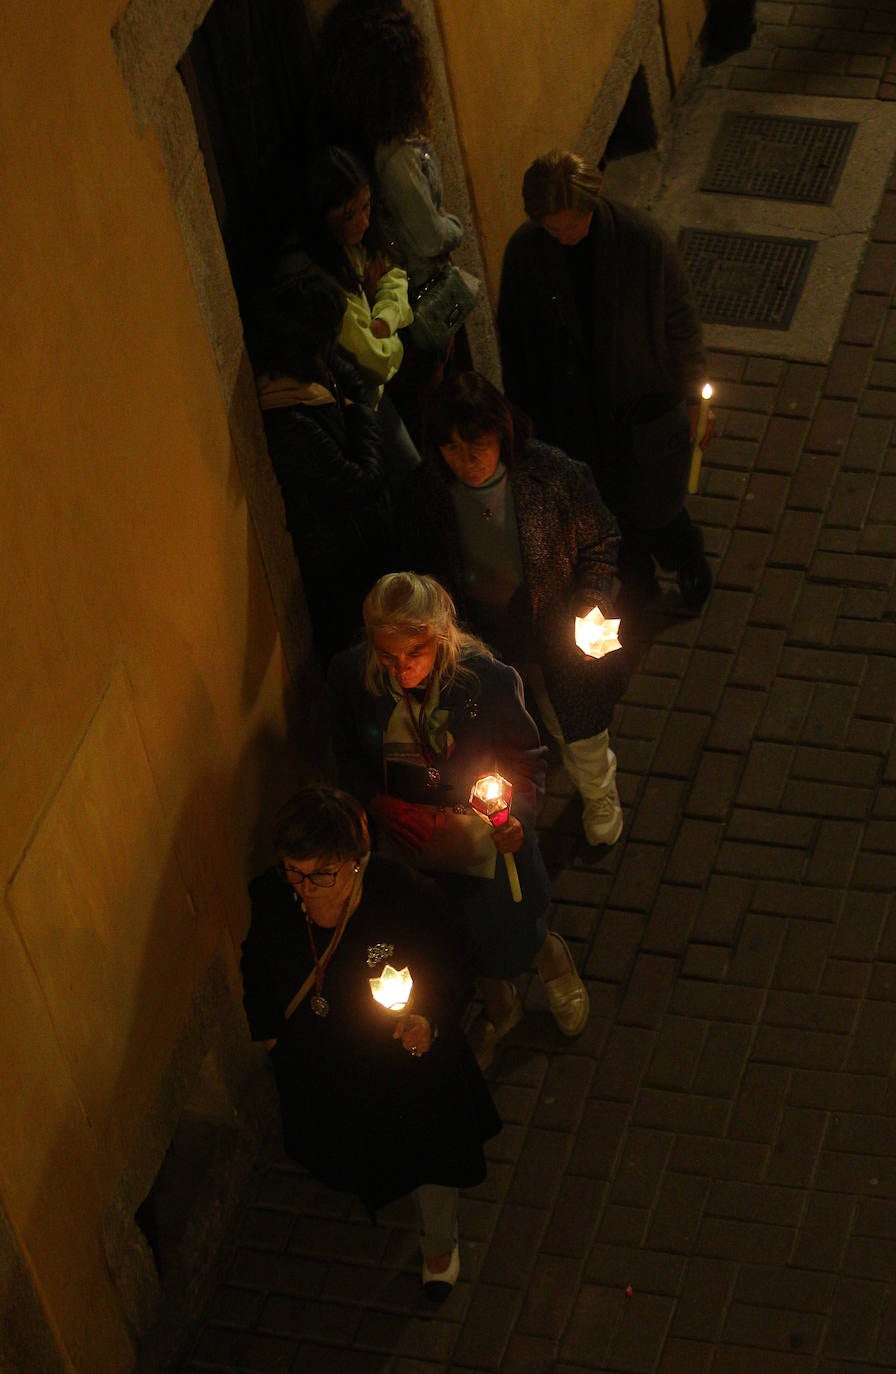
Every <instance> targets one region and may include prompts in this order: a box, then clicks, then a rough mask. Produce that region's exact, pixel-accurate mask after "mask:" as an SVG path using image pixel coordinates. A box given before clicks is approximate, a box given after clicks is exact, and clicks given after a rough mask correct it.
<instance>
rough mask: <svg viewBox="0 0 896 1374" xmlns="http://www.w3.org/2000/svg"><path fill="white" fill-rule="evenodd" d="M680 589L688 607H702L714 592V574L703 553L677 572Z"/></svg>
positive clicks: (684, 564) (682, 565)
mask: <svg viewBox="0 0 896 1374" xmlns="http://www.w3.org/2000/svg"><path fill="white" fill-rule="evenodd" d="M677 577H678V588H679V591H680V592H681V599H682V601H683V602H684V604H685V605H686V606H691V607H693V608H694V609H696V608H697V607H698V606H702V605H703V603H704V601H705V600H706V598H707V597H708V596H709V593H710V592H711V591H712V573H711V572H710V569H709V564H708V563H707V561H706V558H705V556H704V555H703V554H702V553H698V554H696V555H695V556H694V557H693V558H691V559H689V560H688V562H686V563H682V564H681V566H680V567H679V568H678V570H677Z"/></svg>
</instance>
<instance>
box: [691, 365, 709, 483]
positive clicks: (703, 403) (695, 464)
mask: <svg viewBox="0 0 896 1374" xmlns="http://www.w3.org/2000/svg"><path fill="white" fill-rule="evenodd" d="M711 400H712V387H711V386H710V384H709V382H707V383H706V386H705V387H704V388H703V391H702V392H701V396H700V413H699V415H698V416H697V434H696V437H695V439H694V447H693V450H692V452H691V472H690V476H689V477H688V493H689V495H691V496H696V494H697V492H698V490H699V488H700V464H701V462H702V461H703V440H704V438H705V436H706V426H707V425H708V424H709V403H710V401H711Z"/></svg>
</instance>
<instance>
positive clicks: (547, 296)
mask: <svg viewBox="0 0 896 1374" xmlns="http://www.w3.org/2000/svg"><path fill="white" fill-rule="evenodd" d="M600 184H601V174H600V172H599V171H598V169H597V168H595V167H592V166H590V165H589V164H588V163H587V162H586V161H585V160H584V159H583V158H580V157H578V156H577V155H576V154H575V153H570V152H560V151H555V152H551V153H547V154H545V155H544V156H543V157H539V158H536V160H535V162H533V163H532V165H531V166H530V167H529V168H528V170H527V171H526V174H525V177H524V178H523V202H524V205H525V208H526V213H527V215H528V216H529V222H528V223H527V224H524V225H523V226H522V227H521V228H519V229H518V230H517V231H516V233H515V234H514V235H513V236H512V238H511V239H510V242H509V243H508V245H507V248H506V250H505V253H504V265H503V269H502V274H501V291H500V299H499V303H498V329H499V333H500V339H501V364H502V368H503V373H504V388H505V391H506V393H507V395H508V397H509V399H510V400H511V401H513V402H514V404H515V405H518V406H520V407H521V408H522V409H523V410H525V411H526V413H527V414H528V415H530V416H531V418H532V420H533V423H534V426H535V433H536V435H537V436H538V438H539V439H543V440H544V441H545V442H547V443H550V444H557V445H559V447H560V448H562V449H563V450H564V451H565V452H566V453H569V454H571V455H572V457H574V458H579V459H582V460H583V461H584V462H587V463H588V464H589V465H590V466H591V467H592V469H593V471H594V474H595V477H596V479H597V484H598V486H599V488H600V491H601V495H602V496H603V498H604V500H605V501H606V503H607V505H608V506H609V507H610V509H611V510H612V511H613V513H614V514H615V515H616V517H617V519H618V520H619V524H620V528H621V531H622V545H621V548H620V554H619V572H620V576H621V578H622V581H623V586H624V588H625V589H626V592H627V593H628V594H630V595H631V597H632V598H633V599H636V600H638V599H645V600H649V599H651V598H652V597H653V596H656V595H658V592H659V588H658V585H657V582H656V577H655V573H654V567H653V561H654V559H656V561H657V562H658V563H659V565H660V566H661V567H663V568H666V569H669V570H673V569H674V570H675V572H676V573H677V575H678V581H679V586H680V588H681V593H682V597H683V599H684V600H685V602H686V603H687V604H689V605H692V606H697V605H700V604H701V603H702V602H703V601H705V600H706V597H707V596H708V595H709V591H710V585H711V578H710V572H709V566H708V564H707V562H706V559H705V557H704V555H703V535H702V532H701V531H700V530H699V529H698V528H697V527H696V526H695V525H693V524H692V522H691V520H690V517H689V516H688V512H687V510H686V508H685V505H684V498H685V490H686V484H687V475H688V468H689V462H690V452H691V444H692V442H693V439H694V436H695V431H696V425H697V415H698V411H699V402H700V394H701V390H702V387H703V385H704V383H705V381H706V361H705V357H704V354H703V345H702V338H701V329H700V321H699V318H698V316H697V312H696V309H695V307H694V302H693V299H692V296H691V291H690V286H689V284H688V281H687V277H686V274H685V272H684V269H683V267H682V264H681V261H680V259H679V257H678V253H677V252H676V250H675V247H674V245H673V244H672V242H671V241H670V240H669V238H668V237H667V236H666V235H665V234H664V233H663V231H662V230H661V229H660V227H659V225H657V224H656V223H655V222H654V221H653V220H651V219H650V218H649V216H647V215H645V214H642V213H641V212H640V211H638V210H633V209H630V208H629V207H628V206H625V205H620V204H617V203H616V202H614V201H610V200H607V199H606V198H604V197H602V196H601V194H600ZM656 421H661V422H662V423H661V426H660V429H661V433H660V436H659V440H658V441H657V440H648V441H647V443H646V444H643V443H642V444H636V443H635V439H636V435H637V433H638V427H639V426H641V425H650V424H653V423H654V422H656ZM709 437H711V429H710V430H709V431H708V432H707V435H706V436H705V439H704V442H705V443H706V442H708V441H709ZM645 449H646V452H645V451H644V450H645Z"/></svg>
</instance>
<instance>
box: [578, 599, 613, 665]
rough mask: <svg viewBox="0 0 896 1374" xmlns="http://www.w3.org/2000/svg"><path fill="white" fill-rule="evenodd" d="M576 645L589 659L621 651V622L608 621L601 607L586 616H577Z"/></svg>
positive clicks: (595, 608) (596, 607)
mask: <svg viewBox="0 0 896 1374" xmlns="http://www.w3.org/2000/svg"><path fill="white" fill-rule="evenodd" d="M576 644H577V645H578V646H579V648H580V649H581V650H582V652H583V653H586V654H587V655H588V656H589V658H604V656H605V655H606V654H611V653H613V652H614V650H616V649H621V648H622V645H621V644H620V642H619V621H618V620H611V619H607V618H606V617H605V616H604V615H603V614H602V612H601V610H600V607H599V606H595V607H594V609H593V610H590V611H589V612H588V614H587V615H586V616H576Z"/></svg>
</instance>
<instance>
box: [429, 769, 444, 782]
mask: <svg viewBox="0 0 896 1374" xmlns="http://www.w3.org/2000/svg"><path fill="white" fill-rule="evenodd" d="M441 782H442V775H441V773H440V772H439V770H438V768H427V770H426V786H427V787H439V786H440V785H441Z"/></svg>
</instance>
